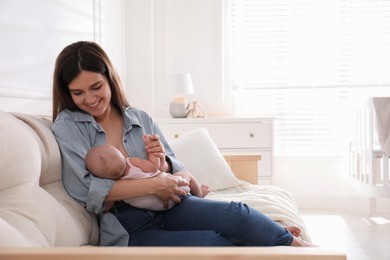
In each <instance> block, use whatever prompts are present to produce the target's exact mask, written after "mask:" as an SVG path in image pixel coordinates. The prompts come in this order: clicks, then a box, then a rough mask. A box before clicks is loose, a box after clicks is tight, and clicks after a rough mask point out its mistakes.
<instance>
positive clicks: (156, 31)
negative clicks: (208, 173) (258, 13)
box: [125, 0, 232, 118]
mask: <svg viewBox="0 0 390 260" xmlns="http://www.w3.org/2000/svg"><path fill="white" fill-rule="evenodd" d="M221 3H222V2H221V1H220V0H211V1H210V0H197V1H194V0H154V1H153V0H147V1H140V0H129V1H126V2H125V4H126V42H127V43H126V47H127V56H126V57H127V74H126V77H127V80H128V85H127V87H128V98H129V100H130V102H131V104H132V105H134V106H136V107H141V108H143V109H144V110H146V111H148V112H149V113H151V114H152V115H153V116H155V117H158V118H161V117H169V111H168V106H169V103H170V101H171V99H172V98H173V95H172V94H171V93H170V89H169V84H168V79H169V76H170V75H171V74H172V73H180V72H190V73H191V74H192V79H193V83H194V88H195V96H194V97H193V99H194V100H195V99H196V100H198V101H199V102H200V103H201V104H203V106H205V108H206V110H207V112H208V115H209V116H216V115H229V114H231V113H232V111H231V102H230V100H229V99H228V98H226V97H225V96H224V93H223V91H222V87H223V85H222V82H221V78H222V64H221V58H222V57H221V55H222V48H221V46H222V43H221V41H222V31H221V15H222V10H221Z"/></svg>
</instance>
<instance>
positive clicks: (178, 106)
mask: <svg viewBox="0 0 390 260" xmlns="http://www.w3.org/2000/svg"><path fill="white" fill-rule="evenodd" d="M169 112H170V113H171V116H172V117H174V118H183V117H187V114H188V104H187V101H186V100H185V99H184V98H175V99H174V100H173V101H172V103H171V105H170V106H169Z"/></svg>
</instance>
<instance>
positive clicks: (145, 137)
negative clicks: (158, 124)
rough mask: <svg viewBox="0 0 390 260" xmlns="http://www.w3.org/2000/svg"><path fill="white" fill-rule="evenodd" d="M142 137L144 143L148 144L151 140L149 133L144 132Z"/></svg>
mask: <svg viewBox="0 0 390 260" xmlns="http://www.w3.org/2000/svg"><path fill="white" fill-rule="evenodd" d="M143 139H144V143H145V145H148V144H150V143H151V142H153V138H152V135H149V134H144V136H143Z"/></svg>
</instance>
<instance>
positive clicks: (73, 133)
mask: <svg viewBox="0 0 390 260" xmlns="http://www.w3.org/2000/svg"><path fill="white" fill-rule="evenodd" d="M123 118H124V126H123V128H124V129H123V145H124V147H125V149H126V151H127V153H128V155H129V156H130V157H141V158H145V159H146V158H147V152H146V150H145V144H144V142H143V138H142V136H143V135H144V134H157V135H159V136H160V140H161V142H162V143H163V145H164V148H165V151H166V157H167V161H170V162H171V166H172V173H175V172H177V171H179V170H183V169H184V166H183V164H182V163H181V162H180V161H178V160H177V159H176V157H175V155H174V153H173V151H172V149H171V148H170V146H169V145H168V143H167V141H166V139H165V138H164V136H163V135H162V132H161V131H160V129H159V128H158V126H157V124H156V123H155V122H154V121H153V119H152V118H151V117H150V116H149V115H148V114H147V113H146V112H144V111H141V110H138V109H136V108H126V109H125V110H124V112H123ZM51 128H52V131H53V133H54V135H55V138H56V140H57V143H58V146H59V148H60V151H61V158H62V181H63V183H64V186H65V189H66V190H67V192H68V193H69V195H70V196H71V197H73V198H74V199H75V200H77V201H78V202H79V203H80V204H82V205H83V206H84V207H85V208H86V209H87V210H88V211H90V212H93V213H94V214H96V215H97V216H98V219H99V220H100V245H102V246H127V245H128V241H129V234H128V233H127V232H126V230H125V229H124V228H123V227H122V225H121V224H120V223H119V221H118V219H117V218H116V217H115V216H114V215H113V214H111V213H110V212H104V207H105V201H104V200H105V198H106V196H107V195H108V194H109V193H110V191H111V188H112V186H113V184H114V180H110V179H102V178H98V177H95V176H93V175H92V174H91V173H90V172H89V171H88V170H87V169H86V168H85V163H84V158H85V155H86V153H87V152H88V150H89V149H90V148H91V147H93V146H96V145H100V144H104V143H105V142H106V134H105V132H104V129H103V128H102V126H100V125H99V124H98V123H97V122H96V121H95V119H94V118H93V116H92V115H90V114H88V113H84V112H81V111H73V112H72V111H69V110H66V109H65V110H63V111H61V113H60V114H59V115H58V117H57V118H56V120H55V122H54V123H53V125H52V127H51Z"/></svg>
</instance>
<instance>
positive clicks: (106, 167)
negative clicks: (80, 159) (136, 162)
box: [85, 144, 126, 180]
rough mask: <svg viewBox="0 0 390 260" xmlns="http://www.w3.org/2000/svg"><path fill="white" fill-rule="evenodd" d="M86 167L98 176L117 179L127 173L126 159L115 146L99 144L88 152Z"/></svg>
mask: <svg viewBox="0 0 390 260" xmlns="http://www.w3.org/2000/svg"><path fill="white" fill-rule="evenodd" d="M85 167H86V168H87V169H88V170H89V171H90V172H91V173H92V174H93V175H95V176H97V177H100V178H106V179H114V180H116V179H119V178H121V177H123V176H124V175H125V172H126V159H125V157H124V156H123V155H122V153H121V152H120V151H119V150H118V149H116V148H115V147H113V146H111V145H105V144H104V145H98V146H95V147H92V148H91V149H90V150H89V151H88V153H87V154H86V156H85Z"/></svg>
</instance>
